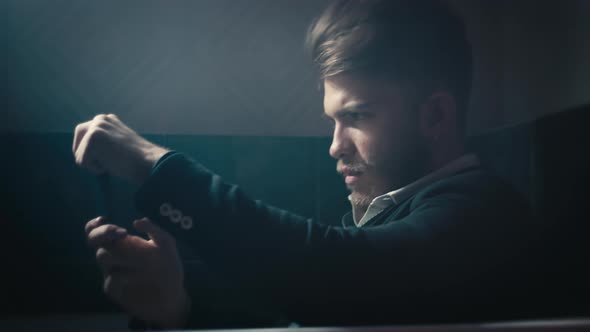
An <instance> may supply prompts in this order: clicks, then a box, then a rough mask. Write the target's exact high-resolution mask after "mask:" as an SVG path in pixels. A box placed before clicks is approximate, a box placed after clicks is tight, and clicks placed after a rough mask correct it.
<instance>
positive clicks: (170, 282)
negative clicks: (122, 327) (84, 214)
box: [86, 217, 190, 329]
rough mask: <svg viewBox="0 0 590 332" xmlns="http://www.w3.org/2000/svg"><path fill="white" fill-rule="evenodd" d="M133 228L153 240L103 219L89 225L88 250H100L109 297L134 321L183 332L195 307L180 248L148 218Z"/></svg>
mask: <svg viewBox="0 0 590 332" xmlns="http://www.w3.org/2000/svg"><path fill="white" fill-rule="evenodd" d="M133 226H134V227H135V229H137V230H138V231H139V232H141V233H145V234H147V235H148V236H149V240H145V239H143V238H141V237H138V236H134V235H129V234H127V231H126V230H125V229H124V228H121V227H118V226H116V225H112V224H104V218H103V217H98V218H95V219H92V220H90V221H89V222H88V223H87V224H86V235H87V240H88V244H89V245H90V246H91V247H93V248H95V249H96V260H97V261H98V265H99V267H100V269H101V270H102V272H103V275H104V284H103V287H104V292H105V293H106V294H107V295H108V296H109V297H110V298H111V299H112V300H114V301H115V302H116V303H118V304H119V305H121V306H122V307H123V309H124V310H126V311H127V313H129V314H130V315H131V316H132V317H134V318H137V319H140V320H142V321H145V322H148V323H151V324H156V325H157V326H158V327H161V328H166V329H174V328H182V327H183V325H184V324H185V322H186V320H187V318H188V312H189V309H190V308H189V307H190V301H189V298H188V295H187V292H186V290H185V288H184V271H183V266H182V263H181V260H180V258H179V256H178V251H177V249H176V242H175V240H174V238H173V237H172V236H171V235H170V234H168V233H166V232H165V231H163V230H162V229H160V228H159V227H158V226H156V225H155V224H153V223H152V222H151V221H150V220H148V219H147V218H144V219H140V220H136V221H135V222H134V224H133Z"/></svg>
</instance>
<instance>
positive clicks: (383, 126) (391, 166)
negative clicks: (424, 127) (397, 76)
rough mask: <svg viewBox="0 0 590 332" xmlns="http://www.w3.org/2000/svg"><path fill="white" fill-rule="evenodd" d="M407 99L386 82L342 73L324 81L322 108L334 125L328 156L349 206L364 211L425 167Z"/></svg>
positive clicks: (415, 116)
mask: <svg viewBox="0 0 590 332" xmlns="http://www.w3.org/2000/svg"><path fill="white" fill-rule="evenodd" d="M409 99H410V98H406V96H403V94H402V90H401V89H400V88H399V86H397V85H396V84H394V83H391V82H389V83H387V82H384V81H377V80H371V79H362V78H357V77H352V76H349V75H345V74H340V75H337V76H334V77H330V78H327V79H326V80H325V81H324V112H325V115H326V116H327V117H328V118H329V119H331V120H332V121H333V124H334V133H333V141H332V145H331V147H330V155H331V156H332V157H333V158H335V159H336V160H337V161H338V163H337V171H338V172H339V173H341V174H342V175H343V176H344V181H345V183H346V186H347V187H348V189H349V190H350V191H351V195H350V199H351V202H352V204H353V207H355V208H359V209H361V210H366V208H367V207H368V205H369V204H370V202H371V201H372V199H373V198H375V197H376V196H379V195H382V194H385V193H387V192H389V191H391V190H395V189H397V188H399V187H402V186H404V185H406V184H408V183H409V182H410V181H411V180H413V179H414V177H415V176H416V175H417V174H421V172H422V171H423V170H424V168H425V161H426V150H425V144H424V143H423V139H422V137H421V136H420V132H419V129H418V128H419V115H418V114H417V110H416V107H415V106H412V103H410V101H409Z"/></svg>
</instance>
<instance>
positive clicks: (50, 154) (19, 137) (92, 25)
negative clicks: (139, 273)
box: [0, 0, 590, 326]
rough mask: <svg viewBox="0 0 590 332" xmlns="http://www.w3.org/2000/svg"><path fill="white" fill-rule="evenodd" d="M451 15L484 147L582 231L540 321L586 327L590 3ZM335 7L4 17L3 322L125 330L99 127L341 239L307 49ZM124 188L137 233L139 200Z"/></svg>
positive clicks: (558, 264)
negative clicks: (100, 247)
mask: <svg viewBox="0 0 590 332" xmlns="http://www.w3.org/2000/svg"><path fill="white" fill-rule="evenodd" d="M452 2H453V3H454V4H455V5H456V6H457V7H458V10H459V11H460V12H462V13H463V14H464V15H465V19H466V22H467V26H468V32H469V35H470V38H471V40H472V43H473V46H474V56H475V73H474V79H475V81H474V91H473V98H472V101H471V108H470V115H469V133H470V139H469V141H470V146H471V147H472V149H473V150H475V151H476V152H478V153H479V154H480V156H481V157H482V159H483V160H484V162H485V164H486V166H487V167H489V168H490V169H492V170H493V171H494V172H495V173H497V174H498V175H500V176H501V177H503V178H505V179H506V180H508V181H509V182H511V183H512V184H513V185H514V186H515V187H516V188H517V189H518V190H519V191H520V192H521V193H523V195H525V196H526V197H527V198H529V201H530V202H531V205H532V206H533V208H534V210H535V212H536V214H537V216H538V218H539V227H540V228H547V229H553V228H552V227H555V226H556V225H557V226H558V227H557V228H556V229H559V230H564V229H565V230H567V232H565V231H563V232H555V237H553V238H552V239H551V240H550V243H548V246H549V247H551V248H557V249H559V250H556V254H555V255H554V256H547V257H546V261H547V265H548V266H549V268H548V271H549V272H548V273H553V274H555V275H556V276H559V277H561V278H562V279H558V278H557V277H556V278H553V279H550V285H551V287H548V292H547V297H546V308H547V310H545V311H544V312H542V316H543V317H554V316H572V315H578V316H579V315H588V314H589V311H588V310H587V309H588V302H587V301H586V298H585V297H584V296H582V295H581V294H584V292H582V291H581V290H580V288H579V287H580V284H581V282H575V281H581V280H583V277H584V276H585V275H584V274H580V271H581V270H582V269H583V267H584V266H585V264H586V262H587V261H588V260H587V258H588V257H587V250H586V249H587V248H585V247H583V246H580V245H579V244H580V243H581V242H584V241H586V238H585V236H584V234H586V233H587V230H588V226H586V225H585V224H586V221H587V219H588V218H587V217H586V216H585V205H586V204H587V203H586V199H585V197H587V194H586V192H585V188H586V185H587V184H588V183H589V182H588V176H587V175H586V169H587V165H588V157H587V153H586V150H587V149H586V148H585V145H584V142H585V132H586V127H587V123H588V120H589V119H588V114H590V113H588V111H589V109H588V106H579V105H583V104H585V103H588V102H590V79H589V78H590V60H589V59H590V45H589V43H588V42H587V40H590V20H588V19H587V17H590V15H589V14H590V2H588V1H583V0H581V1H573V0H570V1H559V2H557V1H551V2H550V1H470V0H469V1H458V0H457V1H452ZM325 3H326V1H316V0H305V1H302V0H298V1H295V0H291V1H287V0H256V1H253V0H252V1H239V0H236V1H228V0H201V1H197V0H195V1H180V0H174V1H153V0H152V1H149V0H148V1H114V0H108V1H65V0H59V1H57V0H56V1H48V0H47V1H41V0H23V1H18V0H0V45H2V46H1V47H2V52H1V57H0V97H1V98H0V103H1V104H0V111H1V112H2V113H1V114H2V121H0V151H1V152H2V159H1V162H0V211H1V212H0V226H1V229H2V231H1V233H0V234H2V240H1V241H0V259H1V261H2V262H3V265H2V270H1V271H0V272H1V278H2V279H1V283H0V286H1V288H0V293H1V297H0V319H9V318H13V317H23V316H24V317H28V316H35V317H39V316H50V317H59V315H72V314H76V315H80V314H89V313H93V314H94V313H116V312H119V310H118V308H116V307H115V306H114V305H112V304H111V303H110V302H108V301H107V300H106V298H105V297H104V296H103V295H102V294H101V275H100V272H99V271H98V269H97V268H96V266H95V263H94V253H93V252H92V251H91V250H89V249H88V248H86V246H85V244H84V234H83V225H84V223H85V222H86V221H87V220H89V219H90V218H93V217H94V216H96V215H97V214H98V213H100V208H99V206H98V203H97V198H98V186H97V182H96V179H95V178H94V177H93V176H91V175H90V174H88V173H87V172H86V171H84V170H81V169H79V168H77V167H76V166H75V165H74V161H73V156H72V153H71V142H72V136H73V129H74V127H75V125H76V124H77V123H79V122H82V121H87V120H89V119H91V118H92V117H93V116H94V115H95V114H97V113H116V114H118V115H119V116H120V117H121V119H122V120H123V121H125V122H126V123H128V124H129V125H130V126H132V127H133V128H135V129H137V130H138V131H139V132H140V133H142V134H145V135H146V136H147V137H148V138H150V139H151V140H153V141H155V142H157V143H159V144H162V145H165V146H168V147H171V148H174V149H177V150H181V151H184V152H186V153H188V154H190V155H191V156H193V157H195V158H196V159H198V160H199V161H201V162H202V163H203V164H205V165H206V166H207V167H208V168H210V169H212V170H214V171H216V172H217V173H219V174H221V175H223V176H224V177H225V178H226V179H227V180H228V181H231V182H235V183H238V184H239V185H241V186H242V187H243V188H244V189H246V191H247V192H248V193H250V195H251V196H252V197H253V198H256V199H262V200H265V201H267V202H269V203H271V204H274V205H277V206H279V207H282V208H287V209H290V210H292V211H295V212H298V213H300V214H303V215H306V216H309V217H314V218H316V219H318V220H321V221H322V222H325V223H330V224H334V225H337V224H338V223H339V220H340V216H341V215H342V214H343V213H344V212H346V211H347V210H348V208H349V206H348V202H347V201H346V191H345V188H344V185H343V183H342V179H341V178H339V177H338V176H337V175H336V173H335V163H334V161H333V160H331V159H330V157H329V156H328V153H327V152H328V147H329V144H330V137H329V135H330V132H329V127H328V126H327V125H326V124H324V123H323V122H322V120H321V119H320V116H319V115H320V114H321V112H322V99H321V94H320V93H319V91H318V90H317V89H316V86H317V82H316V78H315V76H314V73H313V71H312V68H311V66H310V62H309V59H308V58H307V57H306V55H305V53H304V50H303V47H302V46H303V38H304V33H305V30H306V28H307V25H308V24H309V23H310V21H311V20H312V18H313V17H314V16H315V15H316V14H317V13H318V12H319V10H320V9H321V8H322V7H323V6H324V5H325ZM113 185H114V192H113V194H114V196H115V200H116V204H115V206H114V207H115V211H114V217H115V219H116V220H117V222H118V223H120V224H122V225H128V224H129V222H130V221H131V220H132V219H133V218H134V217H137V212H136V211H135V210H134V208H133V204H132V198H133V192H134V190H135V188H134V187H132V186H130V185H128V184H126V183H122V182H118V181H115V182H114V183H113ZM181 251H182V253H183V256H184V257H185V258H186V259H187V260H188V261H189V262H190V261H191V259H192V258H193V255H192V253H191V252H190V250H189V249H188V248H187V247H186V246H185V245H184V244H181ZM557 252H559V255H558V254H557ZM564 257H566V259H564ZM327 282H329V281H327ZM550 288H551V289H552V290H549V289H550ZM524 309H526V308H523V312H525V311H526V310H524ZM109 317H110V316H109ZM112 317H114V316H112ZM106 321H108V320H104V319H101V322H102V323H101V324H103V325H97V326H105V325H104V324H106V323H104V322H106ZM121 322H122V323H121ZM121 322H119V323H117V324H123V325H124V318H122V320H121ZM117 326H122V325H117Z"/></svg>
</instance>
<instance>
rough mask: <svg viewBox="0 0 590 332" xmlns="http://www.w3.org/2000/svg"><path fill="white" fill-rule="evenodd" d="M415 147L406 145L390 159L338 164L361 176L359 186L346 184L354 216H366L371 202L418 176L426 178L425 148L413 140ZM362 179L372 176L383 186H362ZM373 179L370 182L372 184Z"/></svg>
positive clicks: (363, 184)
mask: <svg viewBox="0 0 590 332" xmlns="http://www.w3.org/2000/svg"><path fill="white" fill-rule="evenodd" d="M414 142H415V143H414V144H412V145H406V146H404V149H402V150H401V151H398V152H397V153H392V154H391V156H392V157H391V158H386V159H380V160H372V161H369V162H367V161H364V160H354V161H348V162H347V161H344V160H339V161H338V169H341V168H342V167H346V168H347V169H349V170H351V171H353V172H358V173H361V175H360V176H361V178H360V179H359V180H360V183H358V184H356V185H352V186H349V185H347V188H348V190H349V191H350V196H349V199H350V203H351V205H352V207H353V209H354V210H355V214H356V215H359V214H361V215H362V214H364V213H365V212H366V211H367V209H368V208H369V205H370V204H371V202H372V201H373V200H374V199H375V198H376V197H378V196H381V195H384V194H386V193H388V192H391V191H393V190H396V189H399V188H401V187H404V186H406V185H408V184H410V183H411V182H413V181H415V180H417V179H418V178H419V177H421V176H423V175H425V174H424V173H425V172H426V170H427V158H428V157H427V154H426V148H425V146H424V145H423V144H421V143H422V142H420V141H418V140H414ZM363 176H372V177H373V181H381V182H380V183H370V182H369V183H362V180H366V179H363V178H362V177H363ZM370 180H371V179H369V181H370Z"/></svg>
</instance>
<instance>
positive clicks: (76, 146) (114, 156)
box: [72, 114, 168, 184]
mask: <svg viewBox="0 0 590 332" xmlns="http://www.w3.org/2000/svg"><path fill="white" fill-rule="evenodd" d="M72 150H73V152H74V156H75V158H76V164H78V165H80V166H82V167H84V168H87V169H89V170H91V171H92V172H94V173H97V174H100V173H104V172H107V173H109V174H111V175H114V176H118V177H121V178H123V179H126V180H129V181H131V182H134V183H136V184H141V183H143V181H144V180H145V179H146V178H147V176H148V175H149V173H150V170H151V168H152V167H153V165H154V164H155V163H156V162H157V161H158V159H160V157H162V156H163V155H164V154H166V152H168V150H167V149H165V148H162V147H159V146H157V145H155V144H153V143H151V142H149V141H147V140H146V139H145V138H143V137H141V136H139V135H138V134H137V133H136V132H135V131H133V130H131V129H130V128H129V127H127V126H126V125H125V124H124V123H123V122H121V120H119V118H118V117H117V116H116V115H114V114H107V115H105V114H100V115H97V116H95V117H94V119H93V120H91V121H88V122H84V123H81V124H79V125H78V126H76V130H75V133H74V142H73V146H72Z"/></svg>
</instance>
